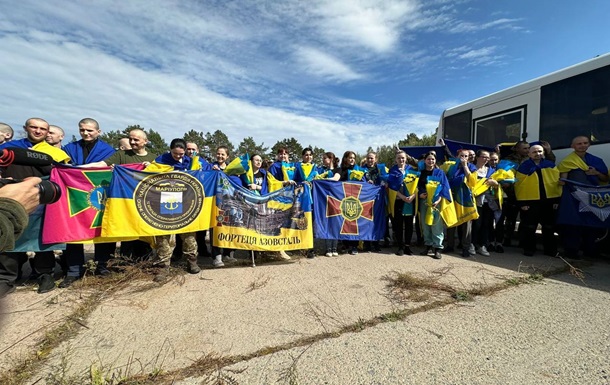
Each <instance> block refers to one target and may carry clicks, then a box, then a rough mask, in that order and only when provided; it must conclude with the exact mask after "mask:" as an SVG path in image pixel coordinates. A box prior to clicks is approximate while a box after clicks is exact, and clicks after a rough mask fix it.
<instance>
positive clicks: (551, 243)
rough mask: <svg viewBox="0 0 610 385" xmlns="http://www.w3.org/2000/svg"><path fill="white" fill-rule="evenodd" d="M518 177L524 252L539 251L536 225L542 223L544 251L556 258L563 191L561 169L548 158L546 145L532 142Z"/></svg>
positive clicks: (516, 187)
mask: <svg viewBox="0 0 610 385" xmlns="http://www.w3.org/2000/svg"><path fill="white" fill-rule="evenodd" d="M515 176H516V178H517V181H516V182H515V194H516V196H517V202H518V204H519V207H520V210H521V211H520V216H521V223H520V225H519V233H520V234H521V244H522V245H523V254H524V255H525V256H529V257H531V256H533V255H534V253H535V252H536V228H537V227H538V224H540V225H541V227H542V243H543V248H544V254H545V255H549V256H553V257H554V256H555V255H556V254H557V240H556V239H555V235H554V226H555V215H556V213H557V207H558V205H559V198H560V197H561V191H562V188H561V187H562V186H561V185H560V184H559V170H557V167H555V163H553V162H551V161H550V160H546V159H544V148H543V147H542V146H540V145H532V146H530V149H529V159H528V160H526V161H524V162H523V163H521V164H520V165H519V168H517V171H516V173H515ZM521 226H523V230H521Z"/></svg>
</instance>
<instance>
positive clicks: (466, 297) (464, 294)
mask: <svg viewBox="0 0 610 385" xmlns="http://www.w3.org/2000/svg"><path fill="white" fill-rule="evenodd" d="M451 297H452V298H453V299H455V300H456V301H458V302H467V301H472V300H473V299H474V297H473V296H472V294H470V293H469V292H468V291H464V290H457V291H455V292H453V294H451Z"/></svg>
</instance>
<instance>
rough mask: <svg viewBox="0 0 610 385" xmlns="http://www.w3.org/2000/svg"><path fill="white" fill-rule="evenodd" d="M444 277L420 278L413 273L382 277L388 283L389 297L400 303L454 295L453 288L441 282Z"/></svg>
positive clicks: (430, 276)
mask: <svg viewBox="0 0 610 385" xmlns="http://www.w3.org/2000/svg"><path fill="white" fill-rule="evenodd" d="M441 277H442V275H438V274H435V275H428V276H426V277H420V276H417V275H414V274H412V273H399V272H396V271H394V272H391V273H390V274H388V275H386V276H384V277H382V280H384V281H386V290H387V295H386V296H387V297H388V298H389V299H390V300H392V301H394V302H398V303H402V304H404V303H407V302H411V301H412V302H426V301H429V300H432V299H437V298H438V297H439V296H442V295H447V294H448V295H452V294H453V293H454V292H455V290H454V289H453V287H451V286H449V285H447V284H444V283H441V282H439V280H440V278H441Z"/></svg>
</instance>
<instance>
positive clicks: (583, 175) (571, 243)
mask: <svg viewBox="0 0 610 385" xmlns="http://www.w3.org/2000/svg"><path fill="white" fill-rule="evenodd" d="M590 145H591V141H590V140H589V138H588V137H586V136H577V137H575V138H574V139H572V149H573V150H574V151H573V152H572V153H570V154H569V155H568V156H566V157H565V158H564V159H563V160H562V161H561V163H559V165H558V166H557V169H558V170H559V173H560V174H559V176H560V178H562V179H567V180H569V181H573V182H577V183H580V184H582V185H589V186H599V185H601V184H607V183H608V180H609V179H610V178H609V176H608V167H607V166H606V164H605V163H604V161H603V159H601V158H599V157H597V156H595V155H593V154H590V153H588V150H589V146H590ZM571 188H574V189H578V186H577V185H576V184H574V185H572V186H567V187H566V188H564V191H563V194H564V195H565V196H564V197H562V205H560V206H559V211H560V213H559V219H562V218H563V216H562V215H561V214H562V207H563V205H564V202H569V201H570V199H571V198H570V195H571ZM564 211H565V210H564ZM576 220H577V218H573V217H570V216H569V215H568V216H566V218H565V221H562V222H567V223H562V224H561V230H562V231H561V240H562V245H563V249H564V253H565V257H566V258H571V259H578V258H580V256H579V255H578V252H579V250H580V249H582V250H583V253H584V255H587V256H590V257H596V256H597V255H598V254H599V250H598V248H597V242H596V238H598V237H599V236H600V235H601V234H600V233H601V231H600V229H599V228H596V227H592V226H585V225H575V224H573V223H574V222H575V221H576Z"/></svg>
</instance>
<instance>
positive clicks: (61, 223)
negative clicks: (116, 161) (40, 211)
mask: <svg viewBox="0 0 610 385" xmlns="http://www.w3.org/2000/svg"><path fill="white" fill-rule="evenodd" d="M111 178H112V170H111V168H110V167H100V168H79V167H70V166H59V167H55V168H53V170H52V171H51V180H52V181H53V182H55V183H57V184H58V185H59V187H60V188H61V197H60V199H59V200H58V201H57V202H55V203H52V204H49V205H47V208H46V214H45V218H44V226H43V232H42V240H43V242H44V243H58V242H89V241H91V242H111V241H112V239H108V238H101V235H102V218H103V215H104V211H105V207H106V197H107V191H108V187H109V185H110V180H111Z"/></svg>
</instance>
